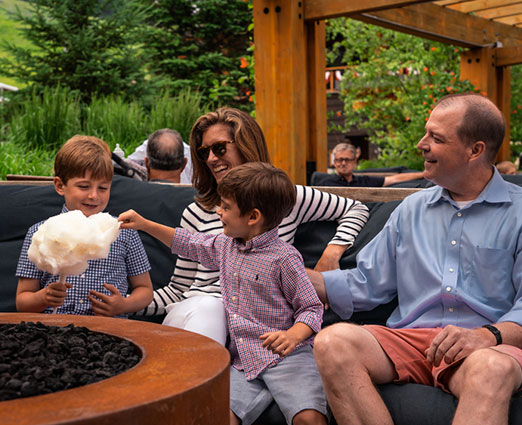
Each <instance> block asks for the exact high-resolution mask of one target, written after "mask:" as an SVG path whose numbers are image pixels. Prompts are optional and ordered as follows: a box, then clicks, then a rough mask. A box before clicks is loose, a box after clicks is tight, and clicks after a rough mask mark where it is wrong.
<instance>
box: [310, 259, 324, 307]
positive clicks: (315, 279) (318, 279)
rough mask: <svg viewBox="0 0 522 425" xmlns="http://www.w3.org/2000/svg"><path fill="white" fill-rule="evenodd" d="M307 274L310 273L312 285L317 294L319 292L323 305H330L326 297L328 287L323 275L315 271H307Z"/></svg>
mask: <svg viewBox="0 0 522 425" xmlns="http://www.w3.org/2000/svg"><path fill="white" fill-rule="evenodd" d="M306 273H308V277H309V279H310V282H312V285H313V286H314V289H315V292H317V296H318V297H319V299H320V300H321V302H322V303H323V304H325V305H326V304H328V296H327V295H326V286H325V284H324V278H323V275H322V274H321V273H320V272H318V271H315V270H312V269H308V268H307V269H306Z"/></svg>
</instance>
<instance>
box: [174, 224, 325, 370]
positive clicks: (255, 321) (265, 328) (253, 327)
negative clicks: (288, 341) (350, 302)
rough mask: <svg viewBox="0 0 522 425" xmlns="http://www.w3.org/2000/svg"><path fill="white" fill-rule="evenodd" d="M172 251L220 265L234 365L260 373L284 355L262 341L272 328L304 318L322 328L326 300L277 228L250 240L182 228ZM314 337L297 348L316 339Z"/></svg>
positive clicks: (287, 326) (288, 325)
mask: <svg viewBox="0 0 522 425" xmlns="http://www.w3.org/2000/svg"><path fill="white" fill-rule="evenodd" d="M172 252H175V253H177V254H181V255H183V256H184V257H186V258H193V259H194V260H198V261H199V262H201V264H203V265H204V266H206V267H208V268H209V269H219V270H221V273H220V280H221V293H222V295H223V304H224V306H225V311H226V315H227V324H228V329H229V332H230V346H229V350H230V355H231V359H232V365H233V366H234V367H235V368H236V369H238V370H244V371H245V377H246V379H248V380H251V379H254V378H256V377H257V376H258V375H259V374H260V373H261V372H263V371H264V370H265V369H266V368H267V367H270V366H273V365H275V364H277V363H278V362H279V361H280V360H282V357H280V356H279V355H278V354H274V353H272V352H271V351H269V350H267V349H266V348H264V347H263V346H262V343H263V341H262V340H260V339H259V337H260V336H261V335H263V334H264V333H267V332H276V331H281V330H288V329H290V328H291V327H292V326H293V325H294V323H296V322H300V323H304V324H306V325H307V326H309V327H310V328H311V329H312V330H313V331H314V332H316V333H317V332H319V330H320V329H321V323H322V318H323V305H322V304H321V301H319V298H318V296H317V293H316V292H315V289H314V287H313V286H312V283H311V282H310V279H309V278H308V275H307V274H306V271H305V268H304V264H303V258H302V257H301V254H299V252H298V251H297V250H296V249H295V248H294V247H293V246H292V245H289V244H288V243H286V242H283V241H282V240H281V239H279V237H278V234H277V229H272V230H270V231H268V232H265V233H262V234H261V235H258V236H256V237H254V238H252V239H251V240H250V241H248V242H246V243H245V244H243V243H241V242H239V241H238V240H237V239H234V238H231V237H229V236H226V235H224V234H219V235H208V234H207V235H205V234H202V233H196V234H191V233H190V232H189V231H187V230H186V229H181V228H178V229H176V232H175V234H174V238H173V240H172ZM312 341H313V337H310V338H308V339H306V340H305V341H302V342H300V343H299V344H297V346H296V347H295V349H299V348H300V347H302V346H304V345H309V344H312Z"/></svg>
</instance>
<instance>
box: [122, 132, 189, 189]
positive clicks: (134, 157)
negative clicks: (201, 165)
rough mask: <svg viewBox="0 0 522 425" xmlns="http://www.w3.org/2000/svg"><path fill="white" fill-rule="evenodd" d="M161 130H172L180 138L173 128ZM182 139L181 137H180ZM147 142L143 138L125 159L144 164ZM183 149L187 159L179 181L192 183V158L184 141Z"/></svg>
mask: <svg viewBox="0 0 522 425" xmlns="http://www.w3.org/2000/svg"><path fill="white" fill-rule="evenodd" d="M163 130H169V131H172V132H174V133H176V134H177V135H178V137H179V138H180V139H181V135H179V133H178V132H177V131H175V130H171V129H163ZM158 131H161V130H158ZM181 140H183V139H181ZM148 143H149V140H148V139H147V140H145V141H144V142H143V143H142V144H141V145H140V146H138V147H137V148H136V150H135V151H134V152H133V153H131V154H130V155H129V156H128V157H127V160H130V161H132V162H134V163H136V164H138V165H141V166H143V167H144V166H145V157H146V156H147V145H148ZM183 151H184V156H185V158H186V159H187V165H186V166H185V168H184V169H183V172H182V173H181V177H180V181H179V182H180V183H184V184H192V160H191V158H190V146H189V145H188V144H186V143H185V142H183Z"/></svg>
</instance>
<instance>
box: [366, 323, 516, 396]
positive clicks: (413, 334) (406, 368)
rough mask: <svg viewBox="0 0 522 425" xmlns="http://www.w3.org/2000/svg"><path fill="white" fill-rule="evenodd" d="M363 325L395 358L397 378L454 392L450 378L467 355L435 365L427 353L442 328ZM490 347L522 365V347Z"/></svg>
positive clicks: (387, 353) (391, 356)
mask: <svg viewBox="0 0 522 425" xmlns="http://www.w3.org/2000/svg"><path fill="white" fill-rule="evenodd" d="M363 327H364V329H366V330H367V331H369V332H370V333H371V334H372V335H373V336H374V338H375V339H376V340H377V342H378V343H379V344H380V345H381V347H382V349H383V350H384V352H385V353H386V355H387V356H388V357H389V358H390V360H391V361H392V363H393V365H394V367H395V372H396V374H397V378H396V379H395V380H394V382H402V383H405V382H415V383H417V384H424V385H430V386H434V387H438V388H442V389H443V390H444V391H446V392H450V391H449V390H448V387H447V383H448V381H449V378H450V377H451V376H452V374H453V373H454V372H455V370H456V369H457V368H458V366H459V365H460V364H461V363H462V361H464V359H460V360H458V361H456V362H452V363H449V364H448V363H446V362H445V361H444V360H442V362H441V364H440V365H439V366H433V364H432V363H430V362H428V361H427V360H426V354H425V352H426V350H427V349H428V347H429V346H430V345H431V342H432V341H433V339H434V338H435V337H436V336H437V334H438V333H439V332H440V331H441V330H442V328H434V329H424V328H423V329H390V328H387V327H384V326H378V325H365V326H363ZM490 348H491V349H493V350H497V351H499V352H501V353H504V354H507V355H508V356H511V357H512V358H514V359H515V360H516V361H517V362H518V364H519V365H520V366H521V367H522V350H521V349H520V348H517V347H514V346H513V345H507V344H501V345H497V346H495V347H490Z"/></svg>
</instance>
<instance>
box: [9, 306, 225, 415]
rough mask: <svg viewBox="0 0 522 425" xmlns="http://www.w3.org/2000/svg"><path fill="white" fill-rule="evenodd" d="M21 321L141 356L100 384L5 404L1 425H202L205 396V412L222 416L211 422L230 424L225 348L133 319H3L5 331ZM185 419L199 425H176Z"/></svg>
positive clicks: (47, 316)
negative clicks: (120, 343) (104, 338)
mask: <svg viewBox="0 0 522 425" xmlns="http://www.w3.org/2000/svg"><path fill="white" fill-rule="evenodd" d="M22 321H25V322H38V321H40V322H42V323H44V324H45V325H50V326H67V325H68V324H71V323H72V324H74V325H75V326H85V327H87V328H88V329H89V330H91V331H94V332H102V333H106V334H110V335H113V336H116V337H119V338H124V339H127V340H129V341H131V342H132V343H134V344H135V345H137V346H138V347H139V349H140V350H141V351H142V354H143V357H142V359H141V361H140V362H139V363H138V364H137V365H136V366H134V367H133V368H131V369H129V370H127V371H126V372H123V373H121V374H119V375H116V376H114V377H112V378H109V379H105V380H103V381H99V382H96V383H93V384H89V385H85V386H82V387H77V388H73V389H70V390H65V391H59V392H55V393H52V394H45V395H40V396H35V397H26V398H20V399H15V400H9V401H2V402H0V422H1V423H2V424H3V425H8V424H13V425H14V424H16V425H24V424H31V425H36V424H38V425H41V424H69V423H70V424H80V423H81V424H97V425H103V424H115V423H126V424H132V423H136V424H143V423H155V424H164V423H174V422H177V423H204V422H203V419H202V422H198V420H197V417H198V414H197V412H198V410H200V407H201V406H198V405H197V404H199V403H201V402H202V403H205V399H203V400H201V397H207V396H209V397H210V398H211V399H209V400H208V402H209V403H210V407H209V406H206V408H207V410H208V409H209V408H210V410H212V406H213V405H212V402H214V405H215V408H216V409H217V410H218V411H217V412H214V413H212V412H211V413H209V414H210V415H211V417H213V418H214V419H215V421H212V423H225V422H221V419H220V418H221V417H222V416H223V415H224V414H225V413H226V419H228V396H229V395H228V394H229V381H228V380H229V369H228V368H229V363H230V357H229V354H228V352H227V350H226V349H225V348H223V347H222V346H221V345H219V344H218V343H216V342H215V341H212V340H211V339H209V338H206V337H203V336H201V335H197V334H194V333H192V332H187V331H183V330H181V329H176V328H172V327H169V326H163V325H158V324H155V323H149V322H142V321H137V320H129V319H115V318H105V317H93V316H73V315H56V314H33V313H0V324H5V323H20V322H22ZM207 392H208V393H209V394H208V395H206V393H207ZM216 393H217V394H216ZM211 395H212V396H211ZM212 397H213V398H212ZM184 415H187V420H188V419H189V417H190V418H195V419H194V420H190V421H188V422H183V421H181V422H179V420H180V419H181V418H182V417H183V416H184ZM169 416H170V418H169ZM122 420H124V421H125V422H122ZM115 421H117V422H115ZM209 423H210V422H209Z"/></svg>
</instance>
